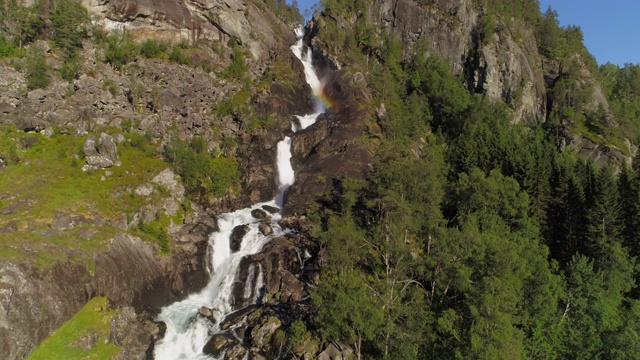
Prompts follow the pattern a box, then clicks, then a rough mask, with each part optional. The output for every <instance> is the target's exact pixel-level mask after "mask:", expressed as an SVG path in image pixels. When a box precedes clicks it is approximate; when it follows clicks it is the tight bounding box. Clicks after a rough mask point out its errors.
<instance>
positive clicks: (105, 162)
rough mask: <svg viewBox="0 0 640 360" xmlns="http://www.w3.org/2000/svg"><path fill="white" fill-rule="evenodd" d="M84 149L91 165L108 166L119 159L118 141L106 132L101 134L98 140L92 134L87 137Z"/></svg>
mask: <svg viewBox="0 0 640 360" xmlns="http://www.w3.org/2000/svg"><path fill="white" fill-rule="evenodd" d="M83 150H84V155H85V158H86V159H87V164H88V165H89V166H94V167H100V168H108V167H112V166H113V165H114V163H115V162H116V160H118V149H117V147H116V142H115V141H114V140H113V137H111V135H107V134H105V133H102V134H100V138H99V139H98V140H97V141H96V139H95V137H93V136H92V135H90V136H89V137H87V140H85V142H84V146H83Z"/></svg>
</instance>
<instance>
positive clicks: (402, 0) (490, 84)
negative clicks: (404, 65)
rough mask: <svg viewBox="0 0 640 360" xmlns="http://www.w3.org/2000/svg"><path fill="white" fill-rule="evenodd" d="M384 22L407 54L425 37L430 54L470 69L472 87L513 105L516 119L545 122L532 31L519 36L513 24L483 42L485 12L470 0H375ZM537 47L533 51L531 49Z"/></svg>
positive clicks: (460, 71)
mask: <svg viewBox="0 0 640 360" xmlns="http://www.w3.org/2000/svg"><path fill="white" fill-rule="evenodd" d="M376 5H377V7H376V6H374V9H375V10H373V11H374V14H375V15H376V16H377V19H380V20H379V21H380V23H379V24H380V25H381V27H383V28H385V27H386V28H388V29H389V30H390V31H392V32H394V33H395V34H396V35H398V36H399V37H400V39H401V40H402V42H403V44H404V45H405V46H406V50H405V55H411V54H413V52H414V51H415V48H416V44H417V43H418V41H419V39H420V38H422V37H425V38H426V39H427V42H428V44H429V46H428V50H427V51H428V54H426V55H430V54H431V53H433V54H437V55H438V56H441V57H443V58H445V59H447V60H448V61H449V63H450V64H451V67H452V71H453V72H454V73H455V74H463V73H465V72H466V76H467V80H468V82H469V87H470V88H472V89H473V90H474V91H476V92H479V93H484V94H486V95H487V96H488V97H489V98H490V99H492V100H493V101H497V100H502V101H504V102H506V103H507V104H509V105H511V106H512V108H513V109H514V111H515V114H516V119H521V120H528V121H544V116H545V103H546V97H545V88H544V79H543V76H542V72H541V71H540V69H541V67H542V66H541V58H540V56H539V55H538V53H537V50H536V49H537V43H536V40H535V37H534V35H533V33H532V32H531V31H529V30H528V29H524V32H525V33H524V34H523V35H522V36H518V37H516V36H514V35H513V34H512V33H511V32H510V31H508V29H505V30H504V31H501V32H499V33H497V34H495V35H494V36H492V37H491V38H490V39H488V41H487V42H486V43H485V44H480V43H479V41H478V40H477V39H476V36H477V35H476V33H477V31H478V27H479V26H480V18H481V16H482V14H481V13H480V12H479V11H478V9H477V8H474V6H473V1H471V0H458V1H436V2H435V3H434V4H432V5H428V6H424V5H420V4H419V3H417V2H415V1H410V0H390V1H385V0H382V1H376ZM532 50H533V51H532Z"/></svg>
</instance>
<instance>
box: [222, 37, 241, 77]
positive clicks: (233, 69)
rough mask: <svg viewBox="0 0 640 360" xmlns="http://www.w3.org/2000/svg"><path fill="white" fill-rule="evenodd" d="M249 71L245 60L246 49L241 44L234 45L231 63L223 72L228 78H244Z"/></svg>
mask: <svg viewBox="0 0 640 360" xmlns="http://www.w3.org/2000/svg"><path fill="white" fill-rule="evenodd" d="M246 71H247V65H246V64H245V61H244V50H243V49H242V48H241V47H240V46H237V45H236V46H234V47H233V54H232V55H231V64H229V66H227V68H226V69H224V71H223V72H222V75H223V76H225V77H227V78H234V79H242V78H243V77H244V75H245V72H246Z"/></svg>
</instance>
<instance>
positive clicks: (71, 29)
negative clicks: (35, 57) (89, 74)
mask: <svg viewBox="0 0 640 360" xmlns="http://www.w3.org/2000/svg"><path fill="white" fill-rule="evenodd" d="M87 21H89V15H88V12H87V9H85V7H84V6H82V4H80V3H79V2H75V1H71V0H58V1H57V2H56V3H55V7H54V8H53V11H52V12H51V25H52V27H53V35H52V37H51V39H52V40H53V43H54V44H55V46H56V47H57V48H59V49H60V50H62V53H63V56H64V57H73V56H75V54H76V53H77V51H78V48H80V47H82V40H83V39H84V38H85V37H86V36H87V31H86V29H85V27H84V24H85V23H86V22H87Z"/></svg>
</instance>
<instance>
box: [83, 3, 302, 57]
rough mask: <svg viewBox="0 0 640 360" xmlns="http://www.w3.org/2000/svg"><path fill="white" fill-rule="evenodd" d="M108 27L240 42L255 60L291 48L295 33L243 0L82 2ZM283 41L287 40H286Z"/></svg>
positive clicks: (137, 34)
mask: <svg viewBox="0 0 640 360" xmlns="http://www.w3.org/2000/svg"><path fill="white" fill-rule="evenodd" d="M82 2H83V4H84V5H85V7H87V9H89V12H90V14H92V15H97V16H98V19H99V20H98V23H102V24H103V25H104V26H105V27H106V28H107V29H127V30H128V31H130V32H131V33H133V34H134V36H135V37H139V38H147V37H153V38H164V39H165V40H177V41H179V40H181V39H183V40H188V41H190V42H192V43H196V42H198V41H200V40H206V41H220V42H222V41H227V40H228V39H230V38H232V37H233V38H235V39H238V41H240V43H242V44H243V45H245V46H247V47H248V48H249V50H250V51H251V53H252V55H253V57H254V58H255V59H259V58H261V57H262V56H264V55H268V52H269V50H270V49H274V48H279V47H280V46H281V45H283V44H284V45H287V46H288V45H289V44H292V43H293V42H294V40H295V38H294V36H293V34H292V33H291V32H290V31H288V29H286V28H285V27H283V26H282V22H280V21H278V20H277V19H276V17H275V15H274V14H273V13H271V12H270V11H265V10H264V5H263V4H261V6H256V4H255V2H254V1H240V0H188V1H184V2H182V1H172V0H159V1H156V0H83V1H82ZM283 40H284V42H282V41H283Z"/></svg>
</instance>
